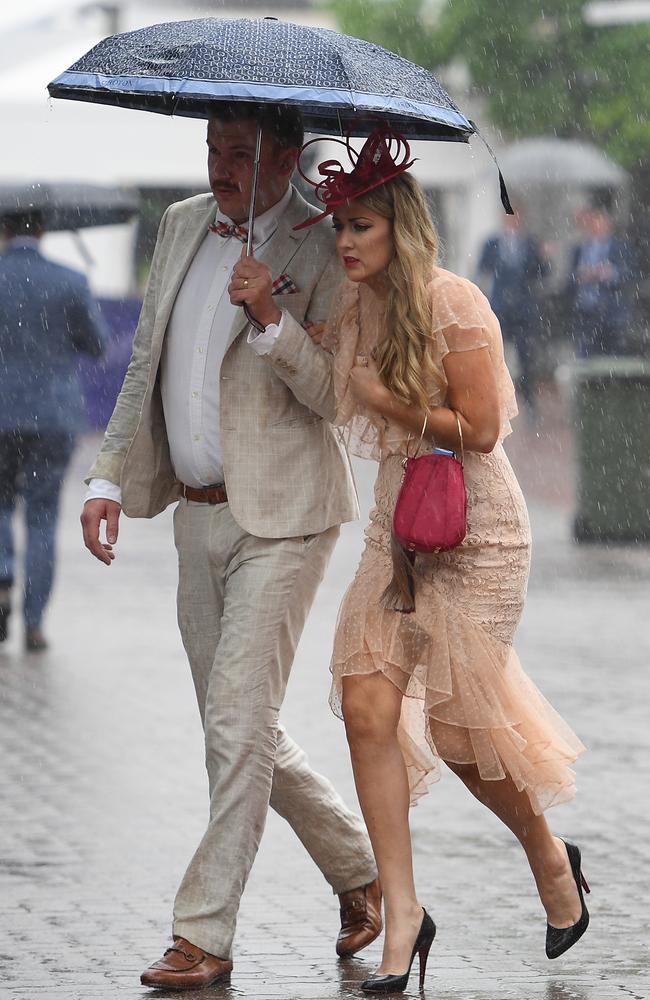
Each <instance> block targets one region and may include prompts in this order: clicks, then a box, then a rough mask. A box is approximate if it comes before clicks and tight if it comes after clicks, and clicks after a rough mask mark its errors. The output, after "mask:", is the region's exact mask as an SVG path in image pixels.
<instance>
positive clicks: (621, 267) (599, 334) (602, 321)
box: [568, 204, 629, 358]
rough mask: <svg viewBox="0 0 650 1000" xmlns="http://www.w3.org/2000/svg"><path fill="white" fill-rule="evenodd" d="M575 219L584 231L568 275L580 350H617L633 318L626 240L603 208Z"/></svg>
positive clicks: (592, 208)
mask: <svg viewBox="0 0 650 1000" xmlns="http://www.w3.org/2000/svg"><path fill="white" fill-rule="evenodd" d="M576 221H577V223H578V225H579V226H580V227H581V228H582V229H583V231H584V240H583V241H582V242H581V243H580V244H578V245H577V246H576V247H575V249H574V252H573V260H572V264H571V270H570V273H569V288H568V291H569V297H570V299H571V303H572V307H573V324H574V337H575V342H576V351H577V353H578V355H579V357H582V358H588V357H593V356H595V355H602V354H616V353H618V352H619V351H620V349H621V347H622V341H623V335H624V331H625V327H626V325H627V322H628V320H629V307H628V303H627V301H626V298H625V291H626V283H627V279H628V277H629V262H628V255H627V251H626V248H625V245H624V243H623V242H622V240H620V239H617V238H616V237H615V236H614V233H613V226H612V220H611V217H610V215H609V213H608V212H607V210H606V209H605V208H604V206H602V205H599V204H595V205H593V206H590V207H588V208H585V209H583V210H582V211H581V212H579V213H578V216H577V219H576Z"/></svg>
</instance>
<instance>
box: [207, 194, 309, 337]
mask: <svg viewBox="0 0 650 1000" xmlns="http://www.w3.org/2000/svg"><path fill="white" fill-rule="evenodd" d="M310 207H311V206H310V205H308V203H307V202H306V201H305V199H304V198H303V197H302V195H300V194H299V193H298V192H297V191H296V189H295V188H294V189H293V196H292V198H291V201H290V202H289V204H288V206H287V208H286V210H285V211H284V212H283V214H282V215H281V216H280V219H279V221H278V228H277V229H276V231H275V232H274V234H273V236H272V237H271V239H270V240H269V241H268V243H266V244H265V246H263V247H262V249H261V251H260V253H259V256H258V258H257V259H258V260H262V261H264V263H265V264H268V266H269V267H270V268H271V274H272V275H273V280H274V281H275V279H276V278H278V277H279V276H280V275H281V274H284V272H285V270H286V269H287V268H288V267H289V264H290V262H291V261H292V260H293V258H294V257H295V255H296V253H297V252H298V250H299V249H300V247H301V246H302V244H303V243H304V242H305V240H307V239H308V238H309V235H310V230H309V229H302V230H300V232H297V233H296V232H294V230H293V227H294V226H296V225H297V224H298V223H299V222H302V221H303V220H304V219H306V218H307V216H308V215H309V214H310ZM247 326H248V320H247V319H246V314H245V313H244V310H243V309H240V310H239V312H238V313H237V316H236V317H235V319H234V320H233V324H232V326H231V328H230V334H229V336H228V346H227V348H226V350H227V349H228V347H230V345H231V344H232V342H233V340H235V338H236V337H238V336H239V334H240V333H241V332H242V330H244V329H245V328H246V327H247Z"/></svg>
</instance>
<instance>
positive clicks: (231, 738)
mask: <svg viewBox="0 0 650 1000" xmlns="http://www.w3.org/2000/svg"><path fill="white" fill-rule="evenodd" d="M338 534H339V529H338V527H335V528H330V529H329V530H328V531H325V532H323V533H322V534H319V535H313V536H310V537H309V538H303V537H298V538H284V539H267V538H256V537H254V536H252V535H249V534H247V533H246V532H245V531H243V529H242V528H240V527H239V525H238V524H237V523H236V522H235V520H234V518H233V517H232V515H231V513H230V509H229V507H228V505H227V504H219V505H217V506H210V505H208V504H197V503H188V502H187V501H185V500H181V502H180V503H179V505H178V507H177V509H176V511H175V514H174V536H175V541H176V547H177V550H178V559H179V587H178V621H179V626H180V630H181V636H182V639H183V644H184V646H185V649H186V651H187V655H188V658H189V661H190V666H191V669H192V676H193V679H194V686H195V689H196V696H197V699H198V703H199V711H200V713H201V719H202V722H203V729H204V733H205V751H206V765H207V771H208V781H209V792H210V818H209V823H208V828H207V830H206V832H205V834H204V836H203V839H202V840H201V842H200V844H199V846H198V848H197V850H196V853H195V854H194V857H193V858H192V861H191V862H190V865H189V867H188V869H187V871H186V873H185V875H184V877H183V880H182V882H181V885H180V887H179V890H178V893H177V895H176V900H175V903H174V925H173V931H174V934H177V935H180V936H181V937H184V938H187V940H188V941H191V942H192V943H193V944H195V945H198V947H200V948H203V949H204V951H207V952H209V953H210V954H212V955H218V956H219V957H221V958H229V957H230V955H231V950H232V941H233V937H234V932H235V924H236V920H237V911H238V909H239V901H240V898H241V895H242V892H243V890H244V886H245V885H246V880H247V878H248V875H249V872H250V870H251V867H252V864H253V861H254V859H255V855H256V853H257V849H258V847H259V843H260V839H261V836H262V832H263V829H264V823H265V820H266V813H267V809H268V806H269V803H270V805H271V806H272V807H273V808H274V809H275V810H276V812H278V813H279V814H280V815H281V816H283V817H284V818H285V819H286V820H287V821H288V822H289V823H290V824H291V826H292V827H293V829H294V830H295V832H296V834H297V835H298V837H299V838H300V840H301V841H302V843H303V844H304V846H305V847H306V849H307V851H308V852H309V854H310V855H311V857H312V858H313V859H314V861H315V862H316V864H317V865H318V867H319V868H320V870H321V872H322V873H323V875H324V876H325V878H326V880H327V881H328V882H329V884H330V885H331V886H332V888H333V890H334V892H337V893H338V892H344V891H346V890H348V889H353V888H355V887H357V886H360V885H366V884H367V883H368V882H371V881H372V880H373V879H374V878H376V867H375V862H374V858H373V855H372V849H371V847H370V842H369V840H368V836H367V834H366V831H365V827H364V825H363V823H362V822H361V820H360V819H359V818H358V817H357V816H355V815H354V814H353V813H351V812H350V811H349V810H348V809H347V808H346V806H345V805H344V803H343V801H342V799H341V798H340V797H339V795H338V794H337V792H336V791H335V790H334V788H333V786H332V785H331V784H330V782H329V781H327V780H326V779H325V778H324V777H322V776H321V775H319V774H316V773H315V772H314V771H312V770H311V768H310V767H309V764H308V762H307V758H306V755H305V753H304V752H303V751H302V750H301V749H300V747H299V746H297V744H296V743H294V742H293V740H292V739H291V738H290V737H289V736H288V735H287V733H286V732H285V730H284V729H283V728H282V726H280V725H279V722H278V715H279V711H280V706H281V705H282V700H283V698H284V693H285V689H286V685H287V681H288V678H289V672H290V670H291V665H292V662H293V657H294V653H295V650H296V646H297V644H298V640H299V638H300V634H301V632H302V629H303V626H304V623H305V619H306V617H307V614H308V612H309V609H310V607H311V605H312V602H313V599H314V596H315V594H316V590H317V588H318V585H319V584H320V582H321V580H322V578H323V574H324V572H325V568H326V566H327V563H328V561H329V558H330V555H331V553H332V550H333V548H334V545H335V543H336V540H337V538H338Z"/></svg>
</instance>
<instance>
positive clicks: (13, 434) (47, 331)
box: [0, 212, 105, 653]
mask: <svg viewBox="0 0 650 1000" xmlns="http://www.w3.org/2000/svg"><path fill="white" fill-rule="evenodd" d="M2 229H3V232H4V236H5V238H6V240H7V246H6V251H5V253H4V254H3V255H2V256H1V257H0V642H4V641H5V639H6V638H7V634H8V626H9V617H10V613H11V590H12V588H13V584H14V580H15V577H16V566H15V555H14V544H13V530H12V524H13V517H14V512H15V506H16V499H17V497H18V495H22V499H23V501H24V506H25V520H26V523H27V546H26V551H25V566H24V573H23V579H24V584H23V608H22V611H23V618H24V621H25V648H26V650H27V652H30V653H36V652H40V651H42V650H44V649H46V647H47V642H46V639H45V636H44V634H43V630H42V619H43V614H44V612H45V608H46V606H47V603H48V600H49V597H50V592H51V589H52V583H53V579H54V569H55V542H56V522H57V517H58V507H59V494H60V491H61V484H62V482H63V478H64V475H65V471H66V468H67V466H68V463H69V461H70V457H71V455H72V451H73V449H74V443H75V436H76V434H77V433H78V431H79V430H80V429H81V427H83V423H84V410H83V397H82V394H81V385H80V383H79V379H78V376H77V363H78V359H79V355H80V354H88V355H90V356H91V357H93V358H97V357H99V356H100V355H101V353H102V351H103V348H104V340H105V332H104V326H103V323H102V321H101V319H100V317H99V313H98V310H97V306H96V304H95V302H94V301H93V299H92V298H91V295H90V291H89V289H88V283H87V282H86V279H85V278H84V276H83V275H81V274H78V273H77V272H76V271H72V270H70V268H67V267H62V266H61V265H60V264H55V263H54V262H53V261H50V260H47V259H46V258H45V257H44V256H43V255H42V254H41V252H40V242H41V239H42V237H43V235H44V228H43V220H42V218H41V216H40V214H39V213H37V212H32V213H23V214H20V213H16V214H12V215H9V216H6V217H5V218H4V219H3V220H2Z"/></svg>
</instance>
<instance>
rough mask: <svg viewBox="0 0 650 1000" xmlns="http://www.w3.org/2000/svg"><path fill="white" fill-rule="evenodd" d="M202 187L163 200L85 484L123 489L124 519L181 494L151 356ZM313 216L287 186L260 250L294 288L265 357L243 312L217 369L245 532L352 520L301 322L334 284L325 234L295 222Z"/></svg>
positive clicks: (281, 532) (343, 462)
mask: <svg viewBox="0 0 650 1000" xmlns="http://www.w3.org/2000/svg"><path fill="white" fill-rule="evenodd" d="M214 213H215V202H214V198H213V197H212V195H211V194H205V195H198V196H196V197H194V198H189V199H187V200H186V201H182V202H178V203H176V204H174V205H171V206H170V207H169V208H168V209H167V211H166V212H165V214H164V216H163V218H162V221H161V223H160V229H159V232H158V239H157V241H156V247H155V250H154V255H153V260H152V265H151V272H150V275H149V281H148V284H147V289H146V292H145V296H144V302H143V305H142V312H141V314H140V320H139V323H138V327H137V330H136V334H135V339H134V342H133V354H132V357H131V361H130V364H129V367H128V370H127V373H126V376H125V379H124V384H123V386H122V390H121V392H120V394H119V396H118V399H117V402H116V404H115V409H114V411H113V415H112V417H111V420H110V422H109V425H108V427H107V430H106V434H105V436H104V441H103V444H102V447H101V450H100V452H99V454H98V456H97V459H96V461H95V464H94V465H93V467H92V469H91V470H90V472H89V473H88V477H87V480H86V481H89V480H90V479H92V478H99V479H108V480H109V481H110V482H113V483H117V484H119V485H120V486H121V489H122V507H123V510H124V513H125V514H127V515H128V516H129V517H154V516H155V515H156V514H158V513H160V511H162V510H164V508H165V507H166V506H167V505H168V504H170V503H172V502H173V501H175V500H178V499H179V498H180V496H181V488H180V484H179V483H178V482H177V480H176V479H175V476H174V472H173V469H172V465H171V461H170V457H169V445H168V441H167V433H166V429H165V420H164V416H163V408H162V398H161V393H160V381H159V368H160V358H161V352H162V348H163V342H164V338H165V333H166V330H167V325H168V322H169V318H170V315H171V311H172V307H173V305H174V300H175V299H176V295H177V294H178V290H179V288H180V286H181V283H182V281H183V278H184V276H185V274H186V272H187V269H188V267H189V265H190V262H191V261H192V258H193V257H194V255H195V254H196V252H197V250H198V248H199V246H200V245H201V241H202V240H203V238H204V237H205V233H206V230H207V226H208V224H209V223H210V222H212V221H213V218H214ZM314 214H316V211H315V209H313V208H312V207H311V206H310V205H308V203H307V202H306V201H305V200H304V199H303V198H302V196H301V195H300V194H299V193H298V192H297V191H296V190H295V189H293V193H292V198H291V201H290V203H289V205H288V207H287V209H286V211H285V212H284V213H283V215H282V216H281V218H280V220H279V223H278V228H277V230H276V232H275V233H274V235H273V236H272V237H271V239H270V240H269V242H268V243H267V244H266V245H265V246H264V247H263V248H262V250H261V251H260V254H259V259H260V260H263V261H265V262H266V263H267V264H268V266H269V267H270V269H271V272H272V274H273V278H274V279H275V278H276V277H278V276H279V275H281V274H285V273H288V274H289V275H290V276H291V278H292V279H293V281H294V283H295V285H296V286H297V288H298V292H297V293H293V294H286V295H278V296H276V297H275V301H276V302H277V304H278V306H279V307H280V308H282V309H284V310H285V318H284V323H283V326H282V332H281V334H280V336H279V338H278V339H277V341H276V342H275V344H274V346H273V349H272V351H271V353H270V354H269V355H267V356H265V357H259V356H258V355H257V354H255V352H254V351H253V350H252V348H251V347H250V345H249V344H248V343H247V334H248V332H249V330H250V329H251V328H250V326H249V324H248V323H247V321H246V317H245V315H244V312H243V310H240V311H239V312H238V315H237V317H236V318H235V320H234V321H233V324H232V327H231V329H230V332H229V335H228V346H227V349H226V352H225V355H224V358H223V362H222V366H221V404H220V406H221V410H220V415H221V428H220V431H221V442H222V451H223V456H222V457H223V468H224V478H225V482H226V487H227V490H228V500H229V504H230V509H231V512H232V515H233V517H234V518H235V520H236V521H237V523H238V524H239V525H240V526H241V527H242V528H244V530H245V531H247V532H249V533H250V534H252V535H257V536H259V537H262V538H284V537H291V536H295V535H308V534H315V533H317V532H321V531H324V530H325V529H327V528H329V527H331V526H332V525H335V524H342V523H343V522H345V521H351V520H354V518H356V517H357V516H358V507H357V499H356V492H355V489H354V484H353V480H352V475H351V471H350V465H349V460H348V456H347V453H346V451H345V448H344V446H343V445H342V443H341V441H340V439H339V437H338V434H337V432H336V431H335V430H334V428H333V427H332V425H331V423H330V420H332V419H333V418H334V415H335V402H334V390H333V385H332V358H331V356H330V355H329V354H327V353H326V352H325V351H323V350H322V349H321V348H320V347H318V346H316V345H315V344H314V343H313V342H312V340H311V339H310V337H309V335H308V334H307V333H306V332H305V330H304V329H303V327H302V323H304V322H309V321H311V322H323V321H324V320H325V319H326V318H327V315H328V312H329V308H330V302H331V298H332V294H333V292H334V290H335V288H336V287H337V285H338V283H339V282H340V280H341V272H340V270H339V266H338V263H337V260H336V256H335V252H334V242H333V237H332V233H331V230H330V229H329V227H327V226H320V225H316V226H312V227H310V228H308V229H306V230H300V231H299V232H294V231H293V226H294V225H295V224H296V223H298V222H302V221H303V220H304V219H305V218H306V217H307V215H314Z"/></svg>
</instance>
